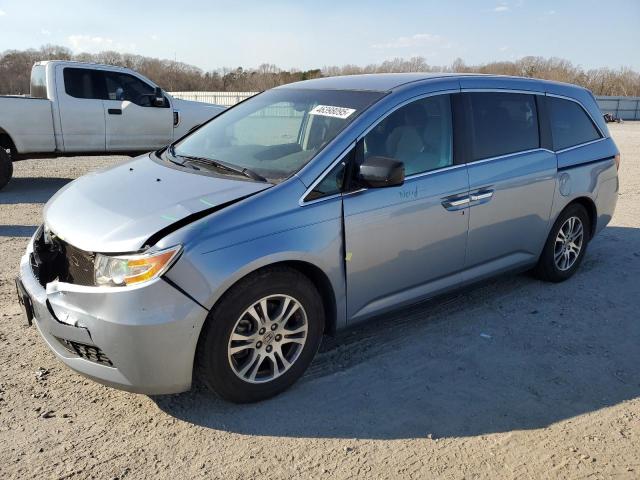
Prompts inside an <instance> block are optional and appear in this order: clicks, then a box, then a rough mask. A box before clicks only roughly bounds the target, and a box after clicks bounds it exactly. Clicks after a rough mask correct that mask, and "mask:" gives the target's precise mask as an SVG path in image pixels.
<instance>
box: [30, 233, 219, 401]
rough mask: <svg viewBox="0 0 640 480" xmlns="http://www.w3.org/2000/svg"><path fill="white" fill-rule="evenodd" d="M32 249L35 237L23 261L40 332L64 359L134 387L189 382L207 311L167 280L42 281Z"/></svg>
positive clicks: (155, 388)
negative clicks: (83, 351)
mask: <svg viewBox="0 0 640 480" xmlns="http://www.w3.org/2000/svg"><path fill="white" fill-rule="evenodd" d="M31 250H32V245H31V243H30V244H29V247H28V248H27V252H26V254H25V255H24V256H23V257H22V259H21V261H20V280H21V281H22V283H23V285H24V288H25V290H26V291H27V293H28V294H29V297H30V299H31V302H32V304H33V313H34V323H35V324H36V326H37V328H38V331H39V332H40V334H41V335H42V337H43V338H44V340H45V342H46V343H47V345H48V346H49V348H50V349H51V350H52V351H53V352H54V353H55V354H56V356H57V357H58V358H59V359H60V360H61V361H62V362H64V363H65V364H66V365H67V366H68V367H70V368H71V369H73V370H75V371H76V372H78V373H81V374H82V375H85V376H87V377H89V378H91V379H93V380H95V381H97V382H100V383H102V384H104V385H108V386H111V387H115V388H119V389H122V390H127V391H130V392H136V393H145V394H165V393H177V392H182V391H185V390H188V389H189V388H190V387H191V377H192V371H193V360H194V356H195V350H196V345H197V342H198V335H199V332H200V329H201V327H202V324H203V323H204V320H205V318H206V316H207V313H208V312H207V310H205V309H204V308H202V307H201V306H200V305H198V304H196V303H195V302H193V301H192V300H190V299H188V298H187V297H186V296H185V295H183V294H182V293H180V292H179V291H178V290H176V289H175V288H173V287H172V286H171V285H169V284H168V283H167V282H165V281H164V280H162V279H156V280H153V281H151V282H149V283H147V284H144V285H141V286H135V287H115V288H112V287H85V286H79V285H71V284H67V283H59V282H51V283H49V284H47V286H46V288H45V287H42V285H40V283H39V281H38V279H37V278H36V277H35V275H34V274H33V271H32V269H31V265H30V263H29V255H30V253H31ZM60 339H62V340H66V341H67V342H62V341H60ZM69 342H76V343H78V344H82V345H86V346H89V347H97V348H99V349H100V351H102V352H103V353H104V355H105V356H106V357H108V359H109V360H110V361H111V362H112V365H113V366H108V365H107V364H102V363H98V362H96V361H92V360H88V359H86V358H82V357H81V356H79V355H77V354H76V353H74V352H73V350H72V349H70V348H69ZM65 344H66V345H67V346H65Z"/></svg>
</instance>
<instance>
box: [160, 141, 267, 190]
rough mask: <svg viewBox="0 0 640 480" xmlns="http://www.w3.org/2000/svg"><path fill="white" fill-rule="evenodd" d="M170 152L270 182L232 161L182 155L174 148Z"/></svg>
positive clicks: (202, 163) (189, 159)
mask: <svg viewBox="0 0 640 480" xmlns="http://www.w3.org/2000/svg"><path fill="white" fill-rule="evenodd" d="M171 148H173V147H171ZM170 153H171V154H172V155H173V156H175V157H180V158H184V159H185V160H188V161H190V162H194V163H197V164H199V165H205V166H214V167H216V168H219V169H221V170H227V171H228V172H233V173H238V174H240V175H243V176H245V177H247V178H250V179H251V180H257V181H258V182H268V180H267V179H266V178H264V177H263V176H262V175H260V174H259V173H256V172H254V171H253V170H251V169H249V168H243V167H238V166H236V165H233V164H231V163H227V162H223V161H222V160H214V159H212V158H204V157H192V156H190V155H180V154H176V153H175V151H173V150H171V152H170Z"/></svg>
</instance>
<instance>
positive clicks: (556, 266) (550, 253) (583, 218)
mask: <svg viewBox="0 0 640 480" xmlns="http://www.w3.org/2000/svg"><path fill="white" fill-rule="evenodd" d="M570 219H574V226H575V225H577V224H578V221H579V223H580V224H581V225H582V239H581V241H580V242H578V240H577V237H576V240H575V241H574V242H568V241H567V243H566V244H565V243H564V242H563V241H562V240H561V238H560V230H561V229H563V234H564V233H565V232H568V231H569V230H568V229H569V227H570V224H569V223H568V222H569V220H570ZM574 228H576V227H574ZM570 236H572V235H570ZM565 237H566V235H565ZM589 240H591V220H590V218H589V214H588V213H587V211H586V209H585V208H584V207H583V206H582V205H579V204H577V203H574V204H571V205H569V206H568V207H567V208H565V209H564V210H563V211H562V212H561V213H560V215H559V216H558V219H557V220H556V221H555V223H554V224H553V227H552V228H551V232H550V233H549V237H548V238H547V242H546V243H545V246H544V249H543V250H542V254H541V255H540V258H539V260H538V264H537V265H536V267H535V268H534V270H533V273H534V274H535V276H536V277H538V278H540V279H541V280H545V281H547V282H564V281H565V280H567V279H569V278H571V277H572V276H573V274H574V273H575V272H576V270H577V269H578V267H579V266H580V264H581V263H582V259H583V258H584V255H585V253H586V251H587V245H588V244H589ZM563 244H564V246H563ZM578 244H579V247H580V248H579V251H578V254H577V255H575V254H574V253H571V252H575V250H576V248H575V246H577V245H578ZM572 245H573V246H572ZM563 248H564V250H563ZM563 251H564V252H565V253H564V254H563V253H562V252H563ZM565 260H566V261H565ZM563 262H564V264H563Z"/></svg>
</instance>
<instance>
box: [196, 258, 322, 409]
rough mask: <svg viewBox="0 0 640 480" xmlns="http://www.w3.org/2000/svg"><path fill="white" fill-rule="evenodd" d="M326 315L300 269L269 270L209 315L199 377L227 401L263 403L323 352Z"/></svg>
mask: <svg viewBox="0 0 640 480" xmlns="http://www.w3.org/2000/svg"><path fill="white" fill-rule="evenodd" d="M323 331H324V310H323V306H322V301H321V298H320V295H319V294H318V291H317V290H316V288H315V286H314V285H313V283H312V282H311V281H310V280H309V279H308V278H307V277H305V276H304V275H302V274H301V273H299V272H298V271H297V270H293V269H289V268H281V267H277V268H270V269H265V270H262V271H260V272H258V273H256V274H253V275H251V276H249V277H247V278H246V279H244V280H242V281H240V282H239V283H238V284H237V285H235V286H234V287H232V288H231V290H230V291H229V292H227V293H226V294H225V296H224V297H223V299H222V300H221V301H220V303H219V304H218V305H217V306H216V307H215V309H214V310H212V312H211V313H210V316H209V318H208V319H207V323H206V324H205V327H204V329H203V332H202V334H201V338H200V341H199V344H198V359H197V361H198V365H197V369H198V374H199V376H200V377H201V378H202V380H203V381H204V383H205V384H206V385H207V386H208V387H210V388H211V389H212V390H214V391H215V392H217V393H218V394H219V395H220V396H222V397H224V398H225V399H227V400H230V401H233V402H238V403H244V402H254V401H258V400H263V399H266V398H269V397H271V396H273V395H276V394H278V393H280V392H282V391H283V390H285V389H286V388H288V387H289V386H291V385H292V384H293V383H294V382H295V381H296V380H297V379H298V378H299V377H300V376H302V374H303V373H304V371H305V370H306V368H307V367H308V365H309V364H310V363H311V361H312V359H313V357H314V355H315V354H316V352H317V351H318V347H319V346H320V342H321V340H322V334H323Z"/></svg>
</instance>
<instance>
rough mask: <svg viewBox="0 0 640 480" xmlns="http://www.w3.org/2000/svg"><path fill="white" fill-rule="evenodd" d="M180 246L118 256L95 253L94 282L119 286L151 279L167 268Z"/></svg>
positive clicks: (176, 256)
mask: <svg viewBox="0 0 640 480" xmlns="http://www.w3.org/2000/svg"><path fill="white" fill-rule="evenodd" d="M181 248H182V247H181V246H180V245H177V246H175V247H171V248H167V249H166V250H155V251H152V252H145V253H137V254H132V255H118V256H110V255H103V254H102V253H97V254H96V258H95V264H94V269H95V272H94V273H95V284H96V285H109V286H116V287H120V286H125V285H133V284H136V283H141V282H146V281H149V280H152V279H154V278H156V277H159V276H160V275H162V274H163V273H164V272H166V271H167V270H168V268H169V267H170V266H171V265H172V263H173V262H174V261H175V259H176V258H178V254H179V253H180V250H181Z"/></svg>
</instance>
